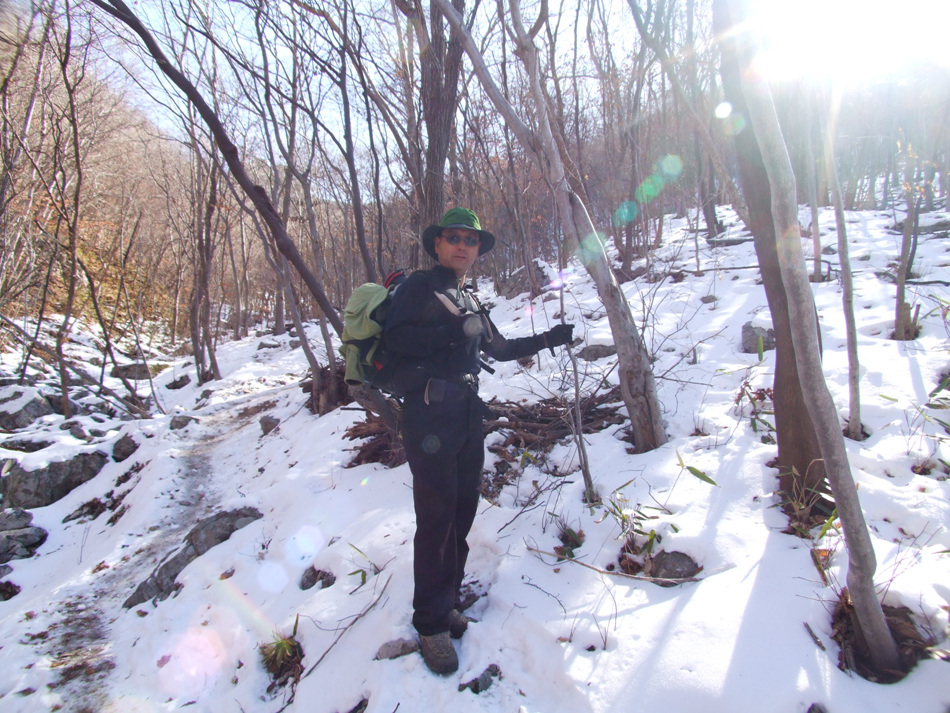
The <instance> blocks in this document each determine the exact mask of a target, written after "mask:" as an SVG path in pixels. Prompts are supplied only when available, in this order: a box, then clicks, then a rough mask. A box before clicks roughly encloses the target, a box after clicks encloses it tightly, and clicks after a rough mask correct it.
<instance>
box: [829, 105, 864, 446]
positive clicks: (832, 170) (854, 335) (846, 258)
mask: <svg viewBox="0 0 950 713" xmlns="http://www.w3.org/2000/svg"><path fill="white" fill-rule="evenodd" d="M833 115H834V113H832V116H833ZM818 117H819V122H820V126H821V135H822V136H823V137H824V139H823V141H822V155H823V157H824V165H825V174H826V175H827V177H828V186H829V187H830V188H831V199H832V201H833V202H834V207H835V227H836V229H837V233H838V265H839V266H840V270H841V305H842V309H843V310H844V322H845V330H846V332H847V339H848V425H847V435H848V438H850V439H851V440H853V441H860V440H863V434H862V432H861V386H860V383H861V364H860V362H859V361H858V328H857V324H856V322H855V319H854V280H853V278H852V276H851V257H850V253H849V248H848V224H847V221H845V218H844V200H843V199H842V197H841V185H840V184H839V182H838V168H837V166H836V165H835V128H834V126H833V125H832V124H830V123H829V122H827V121H826V120H825V113H824V111H821V110H820V111H819V114H818Z"/></svg>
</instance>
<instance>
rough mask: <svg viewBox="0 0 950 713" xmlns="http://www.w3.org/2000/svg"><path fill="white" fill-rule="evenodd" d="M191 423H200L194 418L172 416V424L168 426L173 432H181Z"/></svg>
mask: <svg viewBox="0 0 950 713" xmlns="http://www.w3.org/2000/svg"><path fill="white" fill-rule="evenodd" d="M190 423H198V419H197V418H194V417H192V416H182V415H178V416H172V420H171V422H170V423H169V424H168V427H169V428H170V429H171V430H173V431H180V430H181V429H183V428H187V426H188V424H190Z"/></svg>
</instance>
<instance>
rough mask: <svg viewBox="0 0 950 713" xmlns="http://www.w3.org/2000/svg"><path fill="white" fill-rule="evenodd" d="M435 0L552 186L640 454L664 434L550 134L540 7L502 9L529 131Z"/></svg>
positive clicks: (635, 343) (601, 254) (457, 21)
mask: <svg viewBox="0 0 950 713" xmlns="http://www.w3.org/2000/svg"><path fill="white" fill-rule="evenodd" d="M436 2H437V3H438V4H439V6H440V8H441V9H442V12H443V13H444V14H445V17H446V18H447V19H448V21H449V23H450V24H451V25H452V28H453V29H454V30H455V32H456V33H458V36H459V38H460V40H461V42H462V46H463V47H464V49H465V52H466V54H467V55H468V57H469V59H470V60H471V62H472V64H473V66H474V69H475V73H476V75H477V76H478V79H479V81H480V82H481V85H482V88H483V89H484V90H485V92H486V93H487V94H488V96H489V97H490V98H491V100H492V103H493V104H494V105H495V108H496V109H497V110H498V112H499V113H501V114H502V115H503V116H504V118H505V120H506V121H507V122H508V124H509V125H510V126H511V127H512V129H513V131H514V132H515V135H516V136H517V137H518V140H519V142H520V143H521V146H522V148H523V149H524V150H525V151H527V152H528V153H529V154H531V156H532V158H533V159H534V160H535V162H536V164H537V166H538V168H539V169H540V170H541V172H542V174H543V175H544V177H545V180H546V181H547V183H548V185H549V186H550V188H551V190H552V191H553V193H554V198H555V202H556V205H557V208H558V212H559V218H560V221H561V226H562V228H563V229H564V231H565V234H566V235H567V237H568V239H569V240H570V242H571V245H572V247H573V248H574V249H575V250H576V251H577V252H578V253H579V254H580V255H581V256H582V261H583V263H584V266H585V267H586V268H587V271H588V272H589V273H590V275H591V277H592V278H593V280H594V284H595V285H596V287H597V291H598V294H599V295H600V298H601V300H602V301H603V303H604V306H605V308H606V310H607V318H608V321H609V323H610V328H611V331H612V333H613V336H614V341H615V343H616V345H617V358H618V361H619V368H618V373H619V375H620V390H621V394H622V395H623V400H624V403H625V405H626V407H627V412H628V414H629V417H630V423H631V431H632V433H633V438H634V444H635V448H636V450H637V451H638V452H641V453H642V452H646V451H649V450H653V449H654V448H657V447H658V446H660V445H662V444H663V443H665V442H666V433H665V431H664V429H663V423H662V418H661V415H660V404H659V400H658V399H657V395H656V385H655V382H654V379H653V372H652V371H651V370H650V359H649V355H648V354H647V351H646V347H645V345H644V343H643V339H642V337H641V335H640V332H639V330H638V329H637V327H636V324H635V323H634V321H633V315H632V313H631V312H630V305H629V304H628V303H627V300H626V297H625V296H624V294H623V291H622V290H621V289H620V286H619V285H618V284H617V279H616V277H614V274H613V271H612V270H611V268H610V264H609V262H608V259H607V254H606V252H605V251H604V245H603V242H601V239H600V236H599V234H598V232H597V230H596V229H595V228H594V225H593V223H592V221H591V218H590V214H589V213H588V211H587V208H586V207H585V206H584V203H583V201H581V199H580V197H579V196H578V195H577V193H576V192H575V191H574V190H573V188H572V186H571V181H570V180H569V178H568V176H567V173H566V171H565V168H564V163H563V161H562V160H561V155H560V151H559V149H558V146H557V141H556V140H555V137H554V128H553V123H552V121H551V117H550V114H549V106H550V104H549V97H548V96H547V93H546V92H545V90H544V88H543V86H542V78H541V69H540V64H539V53H538V48H537V46H536V45H535V38H536V37H537V35H538V33H539V32H540V31H541V30H542V29H543V27H544V24H545V22H546V21H547V17H546V6H542V8H541V10H542V11H541V14H540V15H539V16H538V18H537V20H536V21H535V23H534V25H533V26H532V27H531V29H530V30H528V29H526V28H525V25H524V22H523V21H522V16H521V5H520V2H519V1H518V0H511V2H510V3H509V7H508V14H507V16H506V18H507V20H508V21H509V23H510V24H509V26H508V28H507V29H508V33H509V37H510V39H511V40H512V41H514V43H515V45H516V48H517V49H516V54H517V56H518V57H519V59H520V60H521V62H522V63H523V65H524V68H525V70H526V72H527V75H528V81H529V86H530V96H531V106H532V110H533V112H534V121H535V125H536V126H537V130H532V129H531V128H529V127H528V125H527V124H526V123H525V122H524V121H523V120H522V119H521V117H520V116H518V114H517V112H516V111H515V109H514V107H513V106H512V105H511V103H510V102H509V101H508V100H507V99H506V98H505V96H504V95H503V94H502V93H501V92H500V91H499V89H498V87H497V85H496V84H495V82H494V80H493V79H492V77H491V75H490V73H489V71H488V67H487V65H486V64H485V60H484V58H483V57H482V55H481V52H480V51H479V50H478V47H477V46H476V45H475V42H474V40H473V39H472V36H471V34H470V33H469V31H468V29H467V28H465V27H464V26H463V24H462V18H461V16H460V15H459V14H458V13H457V12H456V11H455V9H454V8H453V7H452V6H451V5H450V4H449V2H448V0H436Z"/></svg>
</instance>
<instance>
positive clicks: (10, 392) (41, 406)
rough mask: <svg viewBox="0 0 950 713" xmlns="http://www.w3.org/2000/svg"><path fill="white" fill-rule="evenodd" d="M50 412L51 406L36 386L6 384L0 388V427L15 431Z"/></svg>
mask: <svg viewBox="0 0 950 713" xmlns="http://www.w3.org/2000/svg"><path fill="white" fill-rule="evenodd" d="M51 413H53V408H52V407H51V406H50V404H49V402H48V401H47V400H46V399H45V398H44V397H43V395H42V394H41V393H40V390H39V389H37V388H36V387H33V386H7V387H4V388H3V389H0V428H3V429H5V430H7V431H17V430H19V429H21V428H26V427H27V426H29V425H30V424H31V423H33V422H34V421H35V420H36V419H38V418H41V417H43V416H48V415H50V414H51Z"/></svg>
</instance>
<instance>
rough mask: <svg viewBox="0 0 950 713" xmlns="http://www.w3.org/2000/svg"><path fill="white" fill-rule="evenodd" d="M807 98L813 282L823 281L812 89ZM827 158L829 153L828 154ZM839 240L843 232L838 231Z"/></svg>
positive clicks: (804, 117) (804, 103) (806, 93)
mask: <svg viewBox="0 0 950 713" xmlns="http://www.w3.org/2000/svg"><path fill="white" fill-rule="evenodd" d="M803 92H804V94H805V100H804V102H802V104H803V106H802V112H801V113H802V115H803V122H802V123H803V124H804V125H805V126H804V133H805V163H806V168H805V176H806V177H807V180H808V202H809V203H810V204H811V241H812V252H813V253H814V255H813V258H812V259H813V266H812V274H811V279H812V282H821V231H820V230H819V228H818V175H817V173H818V171H817V169H816V167H815V147H814V139H813V138H812V131H811V123H810V122H811V116H812V97H811V90H810V89H809V88H807V87H805V88H804V89H803ZM826 158H827V154H826ZM838 235H839V240H840V235H841V233H840V232H839V233H838Z"/></svg>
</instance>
